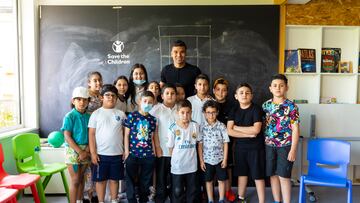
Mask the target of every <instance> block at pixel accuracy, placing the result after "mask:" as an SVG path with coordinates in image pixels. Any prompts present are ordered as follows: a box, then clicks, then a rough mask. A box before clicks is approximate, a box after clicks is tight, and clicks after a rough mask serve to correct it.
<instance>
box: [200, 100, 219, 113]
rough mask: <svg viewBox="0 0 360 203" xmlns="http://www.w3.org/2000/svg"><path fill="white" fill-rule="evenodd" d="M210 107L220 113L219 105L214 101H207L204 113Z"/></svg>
mask: <svg viewBox="0 0 360 203" xmlns="http://www.w3.org/2000/svg"><path fill="white" fill-rule="evenodd" d="M208 107H210V108H215V109H216V111H219V103H217V102H216V101H214V100H207V101H206V102H205V103H204V105H203V107H202V111H203V112H205V111H206V109H207V108H208Z"/></svg>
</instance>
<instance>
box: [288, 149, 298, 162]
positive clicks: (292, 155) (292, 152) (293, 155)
mask: <svg viewBox="0 0 360 203" xmlns="http://www.w3.org/2000/svg"><path fill="white" fill-rule="evenodd" d="M287 159H288V160H289V161H291V162H294V161H295V159H296V151H295V150H290V151H289V154H288V158H287Z"/></svg>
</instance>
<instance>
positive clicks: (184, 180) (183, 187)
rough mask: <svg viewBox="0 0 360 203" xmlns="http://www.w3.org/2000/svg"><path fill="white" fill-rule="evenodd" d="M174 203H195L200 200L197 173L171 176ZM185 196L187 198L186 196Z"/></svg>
mask: <svg viewBox="0 0 360 203" xmlns="http://www.w3.org/2000/svg"><path fill="white" fill-rule="evenodd" d="M171 178H172V193H173V203H184V202H186V203H195V202H199V198H198V182H199V181H198V177H197V173H196V172H194V173H187V174H182V175H176V174H171ZM184 194H185V196H184Z"/></svg>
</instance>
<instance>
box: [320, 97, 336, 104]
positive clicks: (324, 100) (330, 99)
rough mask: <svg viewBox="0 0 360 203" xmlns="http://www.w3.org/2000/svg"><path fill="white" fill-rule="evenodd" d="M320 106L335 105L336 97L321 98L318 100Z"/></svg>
mask: <svg viewBox="0 0 360 203" xmlns="http://www.w3.org/2000/svg"><path fill="white" fill-rule="evenodd" d="M320 103H321V104H336V97H322V98H320Z"/></svg>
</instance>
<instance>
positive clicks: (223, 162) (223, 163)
mask: <svg viewBox="0 0 360 203" xmlns="http://www.w3.org/2000/svg"><path fill="white" fill-rule="evenodd" d="M226 166H227V160H226V159H224V160H223V161H222V162H221V168H226Z"/></svg>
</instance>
